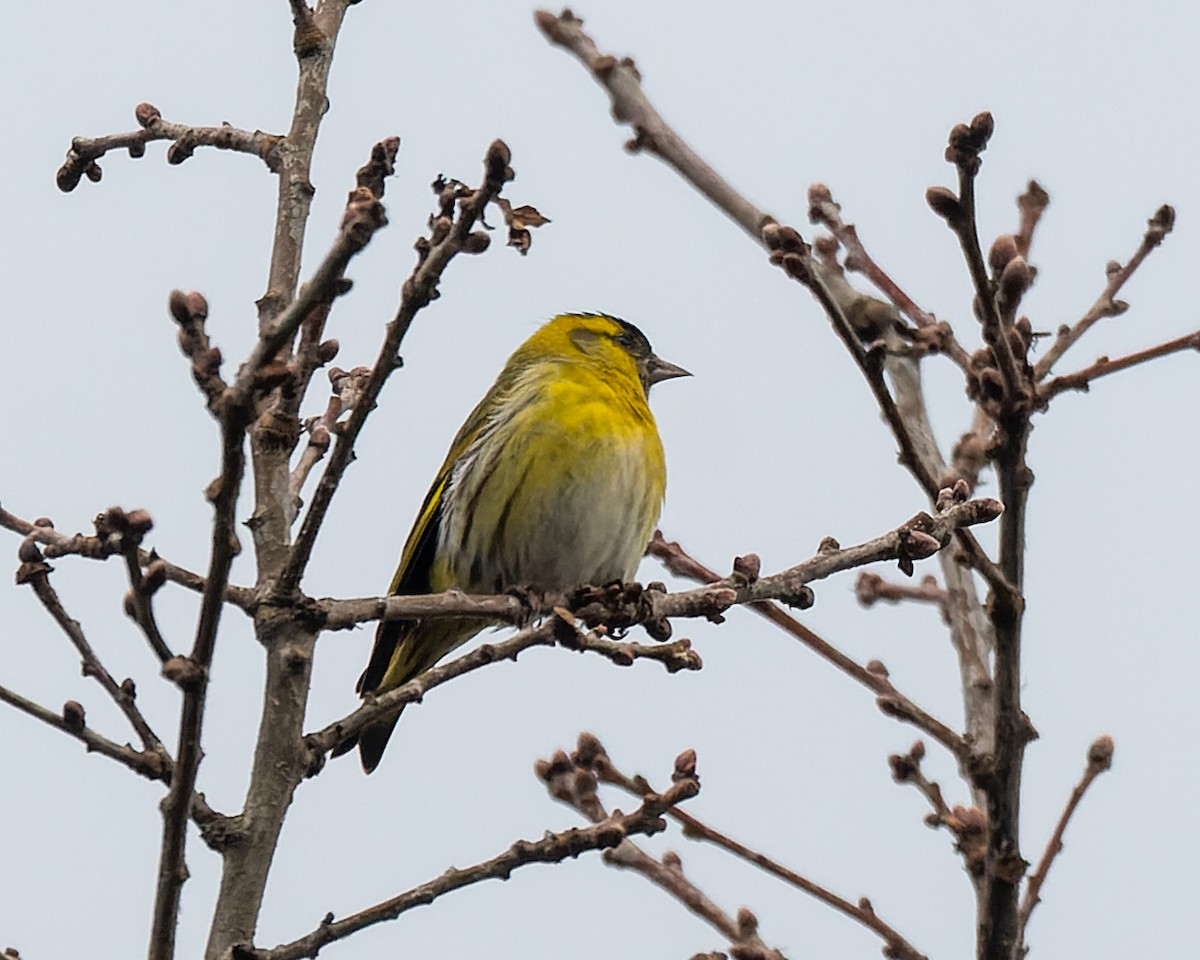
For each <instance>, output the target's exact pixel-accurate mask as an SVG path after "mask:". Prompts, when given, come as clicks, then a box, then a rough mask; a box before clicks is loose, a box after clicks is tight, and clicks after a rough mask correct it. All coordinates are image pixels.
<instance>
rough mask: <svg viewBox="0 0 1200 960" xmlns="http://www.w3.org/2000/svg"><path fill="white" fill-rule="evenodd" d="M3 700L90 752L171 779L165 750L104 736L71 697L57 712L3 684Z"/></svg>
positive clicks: (0, 696) (151, 775) (151, 776)
mask: <svg viewBox="0 0 1200 960" xmlns="http://www.w3.org/2000/svg"><path fill="white" fill-rule="evenodd" d="M0 700H2V701H3V702H5V703H7V704H8V705H9V706H11V707H15V708H16V709H18V710H20V711H21V712H22V713H25V714H27V715H28V716H31V717H33V718H34V719H36V720H40V721H42V723H45V724H49V725H50V726H52V727H54V728H55V729H56V730H61V731H62V732H63V733H66V734H69V735H70V736H72V737H74V738H75V739H76V740H78V741H79V742H80V743H82V744H83V745H84V746H85V747H87V750H88V752H89V753H98V754H100V755H101V756H105V757H108V758H109V759H110V760H116V761H117V763H120V764H122V765H123V766H126V767H128V768H129V769H130V770H132V771H133V772H134V773H136V774H138V775H140V776H143V777H145V778H146V779H147V780H161V781H164V782H166V781H167V780H168V779H169V775H168V773H167V770H168V766H169V764H170V758H169V757H168V756H167V753H166V751H165V750H149V749H147V750H138V749H136V748H134V747H132V746H130V745H129V744H127V743H125V744H121V743H117V742H116V741H114V740H110V739H108V738H107V737H105V736H102V735H101V734H99V733H97V732H96V731H95V730H93V729H92V728H91V727H89V726H88V725H87V722H86V718H85V715H84V712H83V708H82V707H81V706H80V705H79V704H78V703H75V702H74V701H68V703H67V705H65V706H64V709H63V711H62V712H60V713H55V712H54V711H53V710H49V709H47V708H46V707H43V706H42V705H41V704H38V703H34V702H33V701H32V700H28V699H26V698H25V697H22V696H21V695H20V694H19V693H16V692H14V691H12V690H9V689H8V688H7V687H2V686H0Z"/></svg>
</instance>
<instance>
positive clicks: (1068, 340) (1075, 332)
mask: <svg viewBox="0 0 1200 960" xmlns="http://www.w3.org/2000/svg"><path fill="white" fill-rule="evenodd" d="M1174 226H1175V209H1174V207H1171V206H1169V205H1168V204H1163V205H1162V206H1161V207H1159V208H1158V210H1156V211H1155V212H1154V216H1152V217H1151V218H1150V219H1149V220H1148V221H1147V227H1146V232H1145V234H1144V235H1143V236H1142V242H1141V243H1140V244H1138V248H1137V250H1135V251H1134V254H1133V256H1132V257H1130V258H1129V261H1128V262H1127V263H1126V264H1125V265H1124V266H1122V265H1121V264H1119V263H1117V262H1116V261H1115V260H1110V261H1109V263H1108V267H1107V268H1106V270H1105V273H1106V275H1107V277H1108V279H1107V280H1106V281H1105V284H1104V289H1103V290H1102V291H1100V296H1098V297H1097V298H1096V302H1095V303H1093V304H1092V305H1091V307H1089V308H1088V311H1087V313H1085V314H1084V315H1083V316H1082V317H1080V318H1079V320H1077V321H1076V322H1075V324H1074V326H1067V325H1066V324H1064V325H1063V326H1061V327H1059V328H1058V335H1057V336H1056V337H1055V338H1054V342H1053V343H1052V344H1051V345H1050V347H1049V349H1048V350H1047V351H1046V353H1045V354H1044V355H1043V356H1042V358H1041V359H1040V360H1038V362H1037V363H1036V364H1035V365H1034V368H1033V378H1034V382H1040V381H1042V380H1044V379H1046V377H1047V376H1048V375H1049V373H1050V370H1051V368H1052V367H1053V366H1054V364H1055V363H1057V362H1058V360H1059V358H1060V357H1062V355H1063V354H1064V353H1066V352H1067V351H1068V350H1069V349H1070V348H1071V347H1072V346H1074V344H1075V343H1077V342H1078V340H1079V338H1080V337H1082V336H1083V335H1084V334H1085V333H1087V332H1088V330H1090V329H1091V328H1092V326H1093V325H1094V324H1095V323H1096V321H1097V320H1100V319H1102V318H1104V317H1117V316H1120V315H1121V314H1122V313H1124V312H1125V311H1126V310H1128V309H1129V304H1128V303H1126V302H1125V301H1124V300H1117V299H1116V296H1117V294H1118V293H1119V292H1120V290H1121V288H1122V287H1123V286H1125V284H1126V283H1127V282H1128V280H1129V278H1130V277H1132V276H1133V275H1134V273H1136V272H1137V269H1138V267H1140V266H1141V265H1142V261H1143V260H1145V259H1146V257H1148V256H1149V255H1150V253H1151V252H1152V251H1153V250H1154V249H1155V248H1156V247H1158V246H1160V245H1161V244H1162V242H1163V240H1165V239H1166V237H1167V234H1169V233H1170V232H1171V230H1172V229H1173V228H1174Z"/></svg>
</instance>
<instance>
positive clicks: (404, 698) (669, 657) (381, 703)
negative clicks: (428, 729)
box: [304, 608, 701, 776]
mask: <svg viewBox="0 0 1200 960" xmlns="http://www.w3.org/2000/svg"><path fill="white" fill-rule="evenodd" d="M526 613H528V611H526ZM605 633H606V630H605V629H604V628H597V629H594V630H590V631H589V630H584V629H582V628H581V627H580V625H579V622H578V619H577V618H576V616H575V615H574V614H572V613H571V612H570V611H568V610H566V609H563V608H558V609H556V610H555V611H554V614H553V616H552V617H551V618H550V619H548V620H547V621H546V622H545V623H542V624H540V625H538V626H536V627H527V628H526V629H524V630H521V631H520V632H518V633H517V634H515V635H514V636H512V637H510V638H508V639H507V640H503V641H501V642H500V643H494V644H493V643H485V644H483V645H482V646H479V647H476V648H475V649H473V650H471V651H470V652H468V653H465V654H463V655H462V656H460V657H456V658H455V659H453V660H450V661H448V662H447V663H443V664H441V665H440V666H436V667H432V668H430V669H429V670H426V671H425V672H424V673H421V674H418V675H417V676H416V677H414V678H413V679H412V680H410V681H409V682H408V683H406V684H404V685H402V686H399V687H396V688H394V689H392V690H389V691H388V692H387V693H384V694H381V695H379V696H376V697H372V698H370V699H368V700H366V701H365V702H364V703H363V705H362V706H361V707H359V708H358V709H357V710H355V711H354V712H353V713H351V714H349V715H348V716H345V717H342V718H341V719H340V720H335V721H334V722H333V723H331V724H329V725H328V726H326V727H324V728H322V729H321V730H318V731H317V732H315V733H310V734H308V735H307V736H306V737H305V738H304V740H305V745H306V746H307V748H308V750H309V757H310V766H309V771H308V772H309V775H310V776H312V775H314V774H316V773H318V772H319V771H320V769H321V766H322V764H323V763H324V755H325V754H326V753H328V752H329V751H330V750H332V749H333V748H334V747H335V746H337V745H338V744H339V743H341V742H342V741H343V740H345V739H346V738H347V737H350V736H353V735H354V734H356V733H358V732H360V731H361V730H362V729H363V728H364V727H366V726H368V725H369V724H370V723H372V722H373V721H374V720H377V719H378V718H379V717H381V716H384V715H385V714H388V713H391V712H393V711H395V709H396V708H397V707H400V706H403V705H404V704H408V703H419V702H420V701H421V700H422V699H423V698H424V696H425V694H426V693H427V692H429V691H430V690H432V689H433V688H434V687H439V686H441V685H442V684H444V683H446V682H447V681H449V680H453V679H454V678H455V677H458V676H462V674H464V673H470V672H471V671H473V670H478V669H479V668H480V667H484V666H486V665H487V664H489V663H499V662H502V661H505V660H514V661H515V660H516V659H517V657H518V656H519V655H520V654H521V653H523V652H524V651H526V650H528V649H530V648H531V647H538V646H555V645H558V646H562V647H565V648H567V649H568V650H578V651H587V652H591V653H598V654H600V655H601V656H603V657H605V658H607V659H609V660H611V661H612V662H613V663H615V664H617V665H618V666H629V665H630V664H632V663H633V661H634V660H638V659H647V660H656V661H658V662H660V663H662V664H663V666H664V667H665V668H666V670H667V672H668V673H676V672H678V671H680V670H699V669H700V667H701V660H700V656H699V655H698V654H697V653H696V652H695V651H694V650H692V648H691V642H690V641H688V640H676V641H674V642H673V643H669V644H662V645H655V646H648V645H646V644H640V643H631V642H628V641H625V640H614V639H612V638H610V637H608V636H606V635H605Z"/></svg>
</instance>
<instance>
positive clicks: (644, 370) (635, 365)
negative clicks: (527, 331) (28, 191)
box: [522, 313, 691, 393]
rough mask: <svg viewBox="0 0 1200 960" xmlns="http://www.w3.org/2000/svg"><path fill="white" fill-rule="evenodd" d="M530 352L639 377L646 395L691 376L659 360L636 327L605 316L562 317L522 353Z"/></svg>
mask: <svg viewBox="0 0 1200 960" xmlns="http://www.w3.org/2000/svg"><path fill="white" fill-rule="evenodd" d="M526 349H530V350H531V352H532V353H533V354H535V355H540V356H542V357H546V356H557V357H560V358H561V359H563V360H566V361H567V362H572V363H586V364H592V365H594V366H597V367H600V368H603V369H607V370H610V371H612V372H614V373H616V374H618V375H621V374H625V375H628V376H636V377H637V379H638V380H639V381H640V382H641V384H642V389H643V390H644V391H645V392H646V393H649V391H650V387H651V386H653V385H654V384H656V383H658V382H660V381H662V380H670V379H672V378H673V377H690V376H691V374H690V373H689V372H688V371H687V370H684V369H683V367H678V366H676V365H675V364H673V363H668V362H667V361H666V360H663V359H662V358H661V357H659V356H657V355H656V354H655V353H654V351H653V350H652V349H651V347H650V341H649V340H647V339H646V335H645V334H644V333H642V331H641V330H639V329H638V328H637V327H635V326H634V325H633V324H632V323H629V322H628V321H626V320H620V319H618V318H617V317H610V316H608V314H604V313H562V314H559V315H558V316H557V317H555V318H554V319H553V320H551V321H550V322H549V323H547V324H546V325H545V326H543V327H542V328H541V329H540V330H539V331H538V332H537V333H535V334H534V335H533V336H532V337H530V338H529V340H528V341H527V342H526V344H525V347H523V348H522V352H523V351H524V350H526Z"/></svg>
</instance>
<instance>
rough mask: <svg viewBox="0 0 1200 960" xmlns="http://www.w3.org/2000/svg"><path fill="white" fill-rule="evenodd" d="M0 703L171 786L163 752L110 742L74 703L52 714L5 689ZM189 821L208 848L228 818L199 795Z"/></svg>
mask: <svg viewBox="0 0 1200 960" xmlns="http://www.w3.org/2000/svg"><path fill="white" fill-rule="evenodd" d="M0 702H3V703H7V704H8V705H9V706H11V707H14V708H16V709H17V710H20V711H21V712H22V713H24V714H26V715H27V716H30V717H33V718H34V719H35V720H40V721H41V722H42V723H45V724H47V725H49V726H51V727H54V729H56V730H61V731H62V732H63V733H65V734H67V735H68V736H71V737H74V738H75V739H76V740H78V741H79V742H80V743H82V744H83V745H84V747H86V748H87V751H88V753H98V754H100V755H101V756H104V757H108V758H109V759H110V760H115V761H116V762H117V763H119V764H121V765H122V766H124V767H126V768H128V769H130V770H132V771H133V772H134V773H136V774H138V775H139V776H142V777H145V778H146V779H147V780H155V781H158V782H160V783H164V784H167V785H170V783H171V776H172V774H173V773H174V769H175V765H174V762H173V761H172V760H171V757H170V755H169V754H168V753H167V751H166V749H165V748H163V747H159V748H158V749H156V750H150V749H146V750H138V749H136V748H134V747H132V746H130V745H129V744H128V743H117V742H116V741H114V740H110V739H109V738H108V737H105V736H103V735H102V734H99V733H97V732H96V731H95V730H93V729H92V728H91V727H89V726H88V725H87V715H86V713H85V711H84V708H83V706H82V705H81V704H79V703H77V702H75V701H74V700H68V701H67V702H66V703H65V704H63V709H62V711H61V712H59V713H55V712H54V711H53V710H50V709H48V708H46V707H44V706H42V705H41V704H39V703H34V702H33V701H32V700H29V699H27V698H25V697H23V696H21V695H20V694H19V693H16V692H15V691H13V690H9V689H8V688H7V687H3V686H0ZM191 817H192V821H193V822H194V823H195V824H196V825H197V826H198V827H200V832H201V835H202V836H204V838H205V840H206V841H208V842H209V844H210V846H217V844H216V842H215V840H216V837H215V834H216V832H218V831H219V830H220V828H221V826H222V825H223V824H224V823H225V822H227V821H228V819H229V818H228V817H226V816H225V815H224V814H221V813H218V812H217V811H216V810H214V809H213V808H212V807H211V806H209V804H208V801H207V800H206V799H205V797H204V794H202V793H197V794H194V795H193V797H192V805H191Z"/></svg>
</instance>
